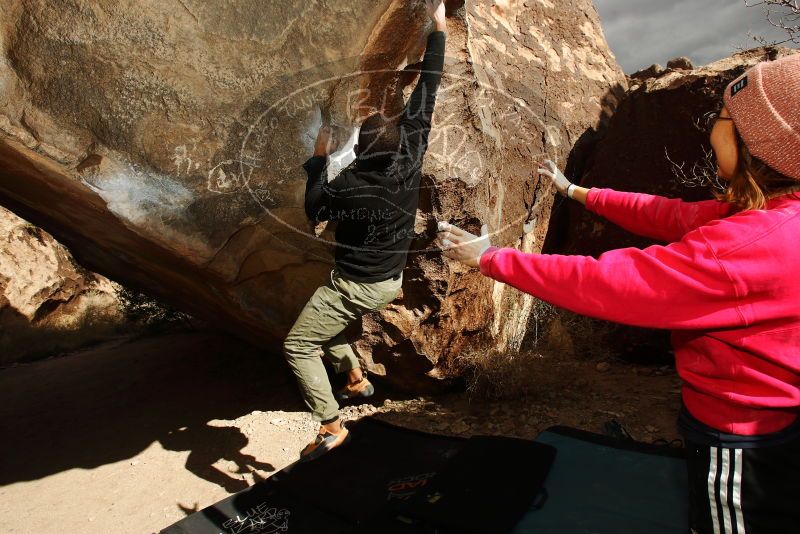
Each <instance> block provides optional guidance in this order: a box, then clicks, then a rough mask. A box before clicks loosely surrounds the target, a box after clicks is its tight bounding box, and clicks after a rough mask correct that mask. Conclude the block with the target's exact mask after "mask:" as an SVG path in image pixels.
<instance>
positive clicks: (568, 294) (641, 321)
mask: <svg viewBox="0 0 800 534" xmlns="http://www.w3.org/2000/svg"><path fill="white" fill-rule="evenodd" d="M439 229H440V233H439V236H440V240H441V243H442V249H443V252H444V254H445V255H446V256H447V257H449V258H452V259H454V260H457V261H460V262H462V263H464V264H466V265H470V266H476V265H479V266H480V270H481V272H482V273H483V274H485V275H486V276H489V277H491V278H493V279H495V280H497V281H498V282H503V283H506V284H509V285H512V286H514V287H516V288H517V289H519V290H520V291H523V292H525V293H528V294H530V295H534V296H535V297H537V298H540V299H542V300H544V301H547V302H549V303H551V304H553V305H555V306H559V307H561V308H566V309H568V310H570V311H572V312H575V313H580V314H582V315H588V316H590V317H594V318H597V319H605V320H607V321H615V322H618V323H623V324H629V325H633V326H645V327H650V328H670V329H697V328H701V329H702V328H728V327H734V326H741V325H743V324H745V319H744V313H743V312H742V310H741V308H740V303H741V302H742V301H743V299H747V298H749V296H747V295H744V294H742V293H741V292H740V291H739V290H737V288H736V286H735V285H734V283H733V281H732V279H731V278H730V277H729V276H728V274H727V272H726V271H725V270H724V268H723V267H722V264H721V263H720V261H719V259H718V257H717V255H716V254H715V252H714V250H713V249H712V248H711V246H710V245H709V244H708V242H707V241H706V238H705V236H704V235H703V233H702V230H698V231H696V232H692V234H690V235H687V236H686V237H685V238H684V239H682V240H681V241H679V242H677V243H672V244H670V245H667V246H652V247H649V248H647V249H644V250H640V249H638V248H625V249H618V250H612V251H609V252H606V253H605V254H603V255H601V256H600V257H599V258H597V259H595V258H592V257H589V256H561V255H554V254H525V253H523V252H520V251H519V250H515V249H512V248H494V247H491V246H490V243H489V237H488V235H487V233H486V232H482V233H483V234H484V235H482V236H475V235H473V234H470V233H469V232H466V231H465V230H462V229H460V228H458V227H455V226H453V225H451V224H448V223H446V222H442V223H440V224H439Z"/></svg>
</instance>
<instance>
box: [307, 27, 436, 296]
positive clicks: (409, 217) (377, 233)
mask: <svg viewBox="0 0 800 534" xmlns="http://www.w3.org/2000/svg"><path fill="white" fill-rule="evenodd" d="M444 44H445V34H444V33H443V32H433V33H432V34H431V35H430V36H428V45H427V49H426V50H425V58H424V59H423V61H422V67H421V71H420V79H419V81H418V82H417V86H416V87H415V88H414V91H413V92H412V93H411V97H410V98H409V100H408V103H407V104H406V106H405V108H404V110H403V115H402V117H401V118H400V122H399V125H398V127H399V129H400V149H399V151H398V153H397V154H396V155H394V156H393V157H390V158H374V159H361V158H358V159H356V161H355V162H354V163H353V165H351V166H349V167H348V168H346V169H344V170H342V172H341V173H339V175H338V176H337V177H336V178H335V179H333V180H332V181H330V182H327V180H326V175H327V172H326V169H327V164H328V159H327V158H325V157H320V156H318V157H312V158H311V159H309V160H308V161H306V162H305V164H304V165H303V168H304V169H305V170H306V172H307V173H308V182H307V184H306V201H305V209H306V215H307V216H308V218H309V219H311V220H314V221H326V220H330V221H338V226H337V227H336V255H335V257H336V265H337V267H338V268H339V270H340V271H341V272H342V274H343V275H344V276H346V277H347V278H350V279H352V280H357V281H362V282H377V281H382V280H387V279H389V278H392V277H394V276H396V275H398V274H400V273H401V272H402V271H403V268H404V267H405V265H406V259H407V256H408V248H409V246H410V245H411V242H412V240H413V239H414V237H415V232H414V218H415V216H416V212H417V204H418V200H419V186H420V179H421V174H420V170H421V168H422V158H423V156H424V155H425V152H426V150H427V148H428V134H429V133H430V130H431V117H432V116H433V109H434V106H435V103H436V92H437V90H438V88H439V82H440V81H441V78H442V68H443V67H444Z"/></svg>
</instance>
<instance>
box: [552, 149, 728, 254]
mask: <svg viewBox="0 0 800 534" xmlns="http://www.w3.org/2000/svg"><path fill="white" fill-rule="evenodd" d="M539 174H541V175H542V176H545V177H546V178H549V179H550V180H551V182H552V184H553V186H554V187H555V189H556V191H558V193H559V194H561V195H563V196H566V197H569V198H571V199H573V200H576V201H578V202H580V203H581V204H584V205H585V206H586V209H588V210H589V211H591V212H593V213H596V214H598V215H600V216H602V217H605V218H606V219H608V220H609V221H611V222H613V223H614V224H616V225H618V226H621V227H622V228H624V229H625V230H628V231H629V232H632V233H634V234H637V235H641V236H644V237H649V238H652V239H656V240H658V241H663V242H666V243H672V242H674V241H679V240H680V239H681V238H682V237H683V236H684V235H686V234H687V233H689V232H691V231H692V230H694V229H695V228H699V227H700V226H703V225H705V224H708V223H709V222H711V221H713V220H716V219H720V218H722V217H725V216H727V215H728V214H729V213H730V205H729V204H727V203H724V202H719V201H717V200H708V201H704V202H684V201H683V200H680V199H677V198H674V199H673V198H665V197H660V196H655V195H646V194H642V193H623V192H620V191H614V190H613V189H597V188H592V189H586V188H585V187H580V186H577V185H575V184H573V183H571V182H570V181H569V179H568V178H567V177H566V176H564V174H563V173H562V172H561V171H560V170H558V168H557V167H556V165H555V163H553V162H552V161H550V160H546V161H545V162H544V164H543V165H542V166H541V168H539Z"/></svg>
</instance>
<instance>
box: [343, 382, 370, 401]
mask: <svg viewBox="0 0 800 534" xmlns="http://www.w3.org/2000/svg"><path fill="white" fill-rule="evenodd" d="M374 394H375V387H374V386H373V385H372V384H370V385H368V386H367V387H365V388H364V389H363V390H361V391H359V392H358V393H356V394H354V395H347V394H344V393H339V394H337V395H336V400H339V401H346V400H350V399H358V398H365V397H371V396H373V395H374Z"/></svg>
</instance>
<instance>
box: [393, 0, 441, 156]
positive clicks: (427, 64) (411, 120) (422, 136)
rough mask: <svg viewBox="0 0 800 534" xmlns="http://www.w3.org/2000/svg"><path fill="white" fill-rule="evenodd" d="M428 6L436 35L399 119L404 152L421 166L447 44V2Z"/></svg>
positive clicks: (432, 1)
mask: <svg viewBox="0 0 800 534" xmlns="http://www.w3.org/2000/svg"><path fill="white" fill-rule="evenodd" d="M426 4H427V7H428V14H429V15H430V17H431V20H432V21H433V24H434V28H435V31H434V32H433V33H431V34H430V35H429V36H428V44H427V48H426V49H425V57H424V59H423V60H422V65H421V68H420V77H419V81H418V82H417V86H416V87H415V88H414V91H413V92H412V93H411V97H410V98H409V100H408V103H407V104H406V107H405V109H404V111H403V116H402V117H401V118H400V135H401V142H402V144H403V149H404V150H405V152H406V154H407V155H410V156H411V157H413V158H414V159H415V160H416V161H420V162H421V161H422V156H423V155H424V154H425V151H426V150H427V148H428V134H429V133H430V129H431V118H432V117H433V108H434V106H435V105H436V92H437V90H438V89H439V82H440V81H441V79H442V69H443V68H444V43H445V32H446V31H447V21H446V19H445V7H444V1H443V0H426Z"/></svg>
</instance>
